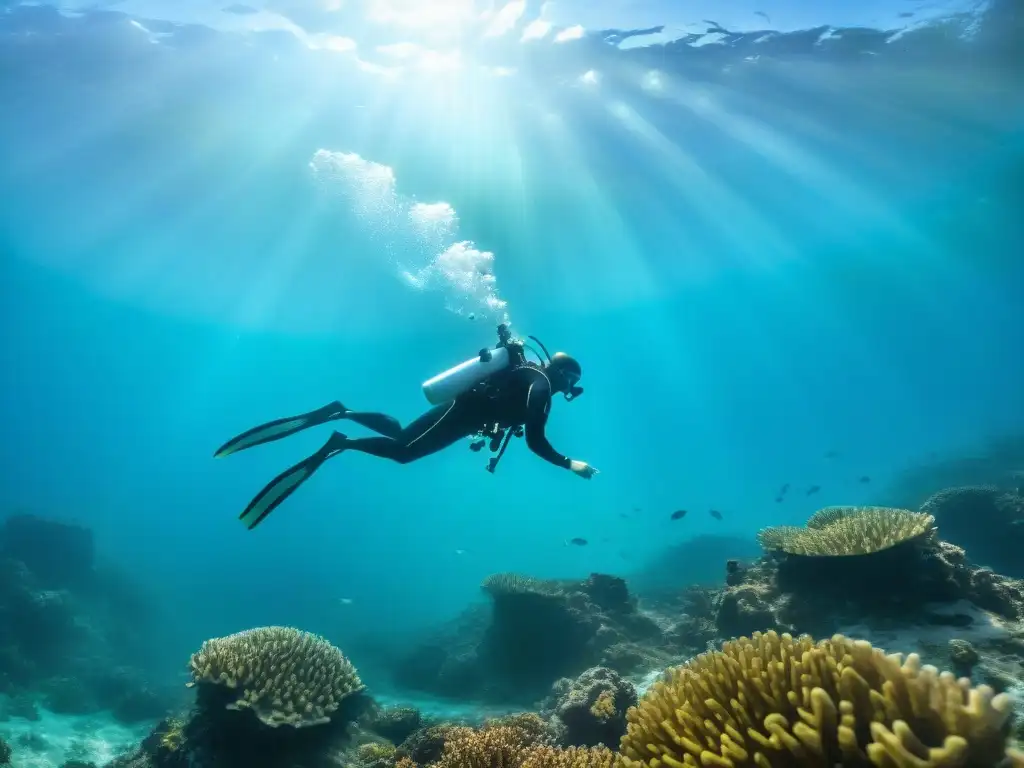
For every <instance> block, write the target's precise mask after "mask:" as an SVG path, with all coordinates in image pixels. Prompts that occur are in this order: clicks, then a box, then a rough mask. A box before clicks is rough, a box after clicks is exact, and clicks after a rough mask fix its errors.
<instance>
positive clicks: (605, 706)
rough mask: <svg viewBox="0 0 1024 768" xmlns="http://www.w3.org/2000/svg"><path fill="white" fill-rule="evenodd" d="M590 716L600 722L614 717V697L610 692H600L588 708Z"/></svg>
mask: <svg viewBox="0 0 1024 768" xmlns="http://www.w3.org/2000/svg"><path fill="white" fill-rule="evenodd" d="M590 714H592V715H593V716H594V717H596V718H597V719H598V720H600V721H602V722H607V721H608V720H611V719H612V718H613V717H615V695H614V694H613V693H612V692H611V691H601V694H600V695H599V696H598V697H597V700H596V701H595V702H594V703H593V704H592V705H591V707H590Z"/></svg>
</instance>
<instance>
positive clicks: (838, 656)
mask: <svg viewBox="0 0 1024 768" xmlns="http://www.w3.org/2000/svg"><path fill="white" fill-rule="evenodd" d="M900 660H901V657H900V655H899V654H893V655H888V656H887V655H886V654H885V653H883V652H882V651H881V650H880V649H877V648H873V647H872V646H871V644H870V643H867V642H865V641H862V640H861V641H854V640H850V639H848V638H845V637H843V636H841V635H835V636H834V637H833V638H832V639H831V640H825V641H822V642H820V643H817V644H815V643H814V641H813V640H811V639H810V638H808V637H802V638H800V639H796V640H795V639H793V638H792V637H791V636H789V635H782V636H779V635H777V634H776V633H775V632H768V633H765V634H761V633H759V632H755V633H754V635H753V638H749V639H748V638H745V637H744V638H740V639H738V640H735V641H731V642H727V643H725V644H724V645H723V646H722V650H721V651H716V652H713V653H706V654H702V655H700V656H698V657H696V658H695V659H693V660H691V661H690V662H688V663H687V664H685V665H683V666H681V667H677V668H675V669H672V670H670V671H669V674H668V678H667V680H665V681H663V682H658V683H655V684H654V686H653V687H652V688H651V689H650V690H649V691H648V692H647V693H646V694H645V695H644V697H643V699H641V701H640V703H639V705H638V706H636V707H632V708H630V710H629V712H628V713H627V723H628V725H627V732H626V735H625V736H624V737H623V738H622V742H621V745H620V753H621V756H622V762H623V764H624V765H625V766H626V767H627V768H641V767H642V768H659V767H660V766H672V767H673V768H682V766H717V767H718V768H783V766H785V767H787V768H789V767H791V766H807V767H808V768H811V767H814V768H831V767H832V766H840V765H841V766H844V768H854V767H856V766H870V765H875V766H879V767H880V768H929V767H930V768H940V767H941V768H953V767H954V766H979V767H981V766H985V767H986V768H987V767H989V766H995V765H998V764H999V763H1000V761H1001V759H1002V758H1003V756H1004V750H1005V739H1006V731H1007V728H1008V721H1009V717H1010V713H1011V706H1010V700H1009V699H1008V698H1007V697H1006V695H1004V694H1000V695H998V696H994V695H993V691H992V689H991V688H989V687H988V686H984V685H982V686H978V687H977V688H972V687H971V685H970V681H969V680H967V679H961V680H959V681H958V680H956V679H955V678H954V677H953V675H951V674H950V673H948V672H943V673H941V674H940V673H939V672H938V671H937V670H936V669H935V668H934V667H930V666H923V665H922V664H921V661H920V659H919V658H918V656H917V655H916V654H910V655H909V656H908V657H907V660H906V661H905V662H903V663H902V664H901V663H900Z"/></svg>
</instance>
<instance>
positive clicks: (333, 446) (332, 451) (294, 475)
mask: <svg viewBox="0 0 1024 768" xmlns="http://www.w3.org/2000/svg"><path fill="white" fill-rule="evenodd" d="M347 440H348V438H347V437H346V436H345V435H343V434H341V432H332V433H331V436H330V437H329V438H327V442H326V443H324V444H323V446H322V447H321V448H320V450H319V451H317V452H316V453H314V454H313V455H312V456H309V457H307V458H305V459H303V460H302V461H300V462H299V463H298V464H296V465H295V466H294V467H289V468H288V469H286V470H285V471H284V472H282V473H281V474H280V475H278V476H277V477H275V478H274V479H273V480H271V481H270V482H269V483H267V485H266V487H265V488H264V489H263V490H262V491H260V492H259V493H258V494H256V497H255V498H254V499H253V500H252V501H250V502H249V506H248V507H246V508H245V511H244V512H243V513H242V514H240V515H239V516H238V519H239V520H241V521H242V522H243V523H244V524H245V527H246V528H248V529H249V530H250V531H251V530H252V529H253V528H255V527H256V526H257V525H259V524H260V523H262V522H263V520H264V519H266V517H267V515H269V514H270V513H271V512H273V511H274V510H275V509H277V506H278V505H279V504H280V503H281V502H282V501H284V500H285V499H287V498H288V497H289V496H291V495H292V493H294V492H295V491H296V490H297V489H298V487H299V486H300V485H302V484H303V483H304V482H306V481H307V480H308V479H309V478H310V477H312V476H313V473H314V472H316V471H317V470H318V469H320V465H321V464H323V463H324V462H325V461H327V460H328V459H329V458H331V456H334V455H336V454H338V453H341V452H342V451H343V450H345V442H346V441H347Z"/></svg>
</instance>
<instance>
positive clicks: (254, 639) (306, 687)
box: [109, 627, 394, 768]
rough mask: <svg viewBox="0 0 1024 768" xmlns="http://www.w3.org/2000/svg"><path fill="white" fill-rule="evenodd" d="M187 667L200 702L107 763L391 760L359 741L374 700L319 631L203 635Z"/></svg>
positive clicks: (130, 767)
mask: <svg viewBox="0 0 1024 768" xmlns="http://www.w3.org/2000/svg"><path fill="white" fill-rule="evenodd" d="M188 666H189V670H190V672H191V674H192V677H193V680H192V682H191V683H189V685H190V686H191V687H193V688H194V689H195V692H196V700H195V706H194V707H193V709H192V710H191V711H190V712H189V713H188V715H187V716H185V717H182V718H172V719H168V720H164V721H162V722H161V723H160V724H159V725H158V726H157V727H156V729H154V731H153V732H152V733H151V734H150V736H149V737H148V738H147V739H145V740H144V741H143V743H142V744H141V745H140V747H139V748H138V749H137V750H136V751H135V752H134V753H132V754H130V755H126V756H124V757H123V758H120V759H119V760H118V761H115V764H113V765H112V766H109V768H144V767H145V768H187V767H188V766H195V765H203V766H211V767H212V766H216V767H217V768H236V767H237V768H280V766H282V765H299V764H301V765H303V766H306V767H307V768H337V766H338V764H339V763H338V761H337V758H338V756H339V755H341V754H345V750H346V749H348V748H351V747H353V746H355V753H354V754H355V757H356V759H357V760H360V761H365V760H367V759H369V758H373V760H372V761H370V762H367V763H366V765H367V766H368V767H369V765H370V763H371V762H372V763H373V764H375V765H381V766H383V765H385V764H386V765H390V764H391V762H392V759H393V757H394V755H393V754H392V753H391V751H389V752H388V754H387V755H386V756H385V755H383V754H381V753H380V751H379V750H380V749H381V748H377V749H378V752H377V753H374V752H373V750H374V749H375V748H374V747H371V746H366V744H368V743H372V742H363V743H358V742H357V741H356V740H355V738H354V733H355V728H354V727H353V725H354V723H355V722H356V721H358V720H360V719H365V717H366V715H367V710H368V709H369V707H370V701H369V698H368V697H367V696H366V695H365V693H364V688H363V685H362V683H361V681H360V680H359V675H358V673H357V671H356V669H355V668H354V667H353V666H352V664H351V663H350V662H349V661H348V659H347V658H346V657H345V655H344V654H343V653H342V652H341V651H340V650H339V649H337V648H335V647H334V646H332V645H331V644H330V643H328V642H327V641H326V640H324V639H323V638H321V637H319V636H317V635H313V634H310V633H308V632H303V631H301V630H298V629H294V628H291V627H260V628H257V629H251V630H246V631H244V632H240V633H237V634H234V635H229V636H227V637H221V638H214V639H212V640H208V641H206V642H204V643H203V645H202V647H201V648H200V649H199V650H198V651H197V652H196V653H194V654H193V655H192V657H191V659H190V660H189V665H188ZM378 743H379V742H378Z"/></svg>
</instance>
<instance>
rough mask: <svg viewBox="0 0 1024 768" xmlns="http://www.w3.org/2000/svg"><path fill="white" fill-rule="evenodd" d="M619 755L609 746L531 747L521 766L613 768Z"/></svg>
mask: <svg viewBox="0 0 1024 768" xmlns="http://www.w3.org/2000/svg"><path fill="white" fill-rule="evenodd" d="M617 761H618V755H616V754H615V753H614V752H612V751H611V750H610V749H608V748H607V747H591V748H586V747H569V748H568V749H559V748H557V747H547V746H544V747H530V748H528V749H526V750H524V752H523V755H522V762H521V763H520V764H519V768H613V766H615V765H616V763H617Z"/></svg>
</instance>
